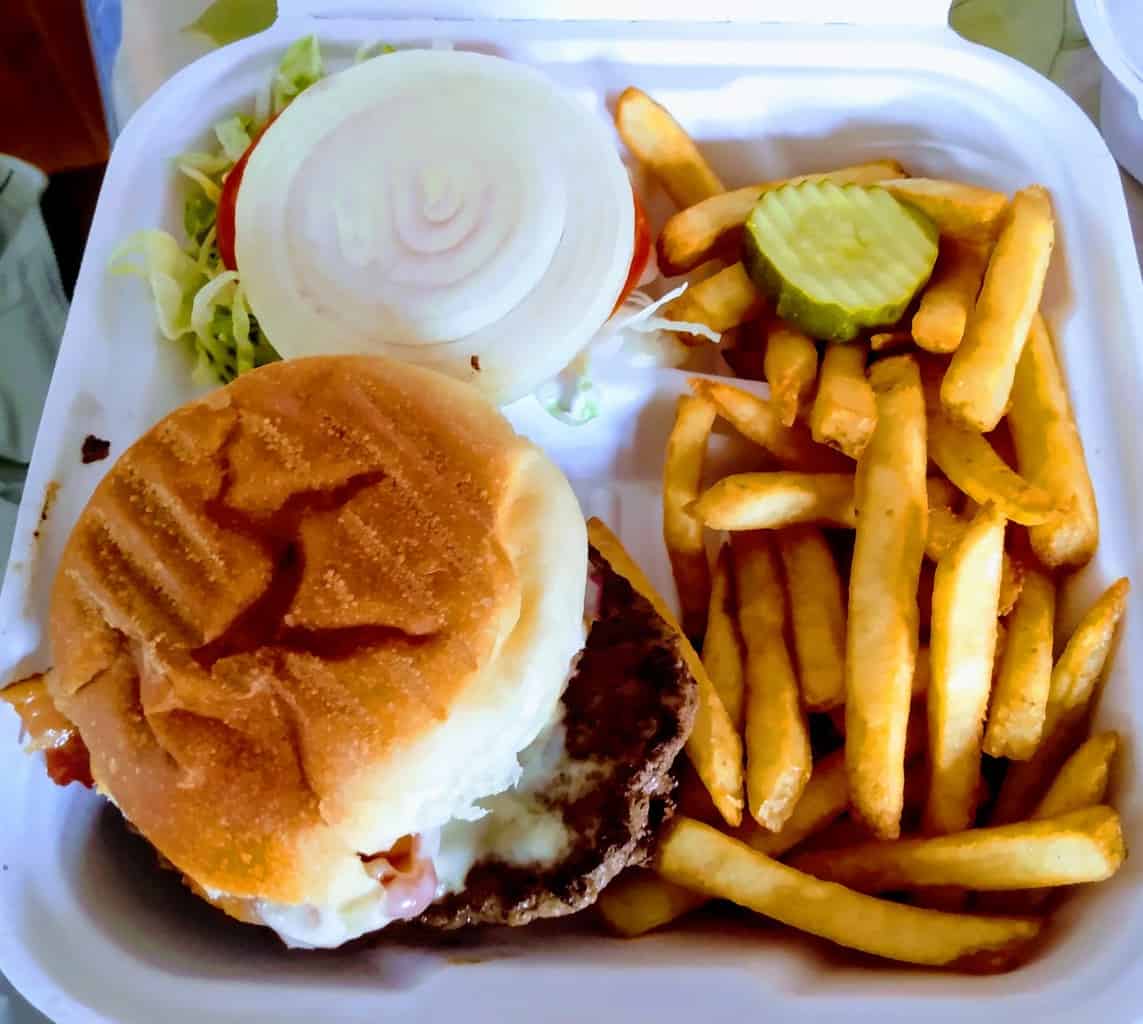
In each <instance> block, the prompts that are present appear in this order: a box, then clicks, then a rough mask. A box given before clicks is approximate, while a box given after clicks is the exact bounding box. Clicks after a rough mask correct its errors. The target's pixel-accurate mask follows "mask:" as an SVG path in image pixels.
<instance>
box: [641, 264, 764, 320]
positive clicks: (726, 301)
mask: <svg viewBox="0 0 1143 1024" xmlns="http://www.w3.org/2000/svg"><path fill="white" fill-rule="evenodd" d="M765 308H766V300H765V299H764V298H763V297H762V293H761V292H760V291H758V289H757V288H756V287H755V285H754V282H753V281H751V280H750V275H749V274H748V273H747V272H746V268H745V267H744V266H743V265H742V264H741V263H732V264H731V265H730V266H729V267H727V268H726V269H725V270H720V271H719V272H718V273H717V274H715V275H714V276H713V277H708V278H707V279H706V280H705V281H700V282H699V283H698V284H696V285H693V286H691V287H690V288H688V289H687V290H686V291H685V292H683V294H682V295H680V296H679V297H678V298H677V299H675V300H674V301H673V302H671V303H670V304H669V305H668V306H667V308H666V310H665V311H664V314H663V315H664V316H666V317H669V318H670V319H671V320H683V321H686V322H687V323H692V324H693V323H698V324H706V326H707V327H709V328H710V329H711V330H712V331H719V332H721V331H728V330H730V329H731V328H732V327H737V326H738V325H739V324H744V323H746V322H747V321H748V320H753V319H754V318H755V317H757V316H759V315H760V314H761V313H762V310H763V309H765Z"/></svg>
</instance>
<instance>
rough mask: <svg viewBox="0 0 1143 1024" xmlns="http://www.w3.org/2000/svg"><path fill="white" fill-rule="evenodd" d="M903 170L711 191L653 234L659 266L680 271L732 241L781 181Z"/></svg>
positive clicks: (859, 179) (855, 170)
mask: <svg viewBox="0 0 1143 1024" xmlns="http://www.w3.org/2000/svg"><path fill="white" fill-rule="evenodd" d="M904 174H905V172H904V171H903V170H902V169H901V165H900V164H898V163H897V162H896V161H895V160H880V161H877V162H875V163H868V164H857V165H856V166H853V167H841V168H839V169H838V170H836V171H825V172H824V173H821V174H803V175H799V176H798V177H795V178H780V179H778V180H777V181H765V182H761V183H759V184H757V185H747V186H746V187H745V188H737V189H734V190H733V191H731V192H723V193H722V194H721V195H712V196H711V197H710V198H709V199H704V200H703V201H702V202H698V201H696V202H695V204H694V205H690V204H680V205H681V206H682V205H685V206H687V209H682V210H680V211H679V212H678V213H676V214H675V215H674V216H673V217H671V218H670V220H668V221H667V223H666V224H665V225H664V226H663V230H662V232H660V234H659V241H658V246H657V249H658V252H657V255H658V257H659V268H660V269H661V270H662V272H663V273H664V274H666V275H667V276H668V277H672V276H674V275H676V274H684V273H686V272H687V271H688V270H692V269H693V268H695V267H697V266H698V265H699V264H700V263H702V262H703V261H704V260H707V259H709V258H710V257H711V256H713V255H715V254H716V253H718V252H722V251H724V250H725V249H727V248H729V247H731V246H733V245H735V244H736V243H737V242H738V240H739V238H740V237H741V234H742V225H743V224H745V223H746V218H747V217H749V216H750V211H751V210H753V209H754V204H755V203H757V202H758V200H759V199H761V198H762V196H763V195H765V194H766V193H767V192H772V191H773V190H774V189H776V188H781V187H782V186H783V185H796V184H800V183H801V182H804V181H832V182H834V183H835V184H837V185H869V184H873V183H874V182H878V181H882V180H885V179H890V178H897V177H904Z"/></svg>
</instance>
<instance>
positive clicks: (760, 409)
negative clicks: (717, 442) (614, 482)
mask: <svg viewBox="0 0 1143 1024" xmlns="http://www.w3.org/2000/svg"><path fill="white" fill-rule="evenodd" d="M690 385H691V390H692V391H693V392H694V393H695V394H696V395H701V396H702V397H703V398H706V399H708V400H709V401H711V402H714V404H715V405H716V406H717V407H718V413H719V415H720V416H722V417H723V418H724V419H725V420H726V421H727V422H728V423H730V425H731V426H732V427H734V429H735V430H737V431H738V432H739V433H740V434H741V435H742V436H743V437H745V438H746V439H747V440H750V441H753V442H754V443H755V444H757V445H760V446H761V447H762V448H765V449H766V451H768V452H769V453H770V454H771V455H773V456H774V458H775V459H777V460H778V462H780V463H781V464H782V465H783V466H784V467H785V468H786V469H792V470H797V471H799V472H803V473H846V472H852V470H853V463H852V462H849V461H848V460H847V459H846V458H845V457H844V456H843V455H839V454H838V453H837V452H833V451H830V450H829V449H828V448H823V447H822V446H821V445H817V444H814V442H813V439H812V438H811V437H810V432H809V431H808V430H806V428H805V427H803V426H802V425H801V424H799V423H795V424H794V425H793V426H791V427H785V426H783V425H782V424H781V422H779V420H778V413H777V412H776V411H775V409H774V405H773V403H771V402H769V401H767V400H766V399H765V398H759V397H758V396H757V395H752V394H751V393H750V392H749V391H744V390H743V389H742V388H737V387H735V386H734V385H733V384H727V383H724V382H723V381H716V380H710V379H704V378H701V377H695V378H693V379H692V380H691V382H690Z"/></svg>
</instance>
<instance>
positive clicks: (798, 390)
mask: <svg viewBox="0 0 1143 1024" xmlns="http://www.w3.org/2000/svg"><path fill="white" fill-rule="evenodd" d="M764 367H765V370H766V380H767V382H768V383H769V385H770V397H771V400H772V401H773V402H774V407H775V408H776V409H777V411H778V419H779V421H780V422H781V423H782V424H783V425H784V426H787V427H789V426H791V425H792V424H793V422H794V420H795V419H797V416H798V410H799V409H800V408H801V406H802V405H803V403H805V402H806V401H807V400H808V399H809V396H810V393H811V392H812V391H813V387H814V382H815V381H816V380H817V377H818V347H817V346H816V345H815V344H814V343H813V342H812V341H811V340H810V339H809V338H808V337H807V336H806V335H805V334H803V333H802V332H801V331H799V330H798V329H797V328H796V327H791V326H790V325H789V324H788V323H786V322H785V321H784V320H780V319H778V318H777V317H775V318H774V319H773V320H772V321H771V322H770V325H769V328H768V330H767V332H766V357H765V362H764Z"/></svg>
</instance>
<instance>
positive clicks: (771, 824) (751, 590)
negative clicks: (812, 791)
mask: <svg viewBox="0 0 1143 1024" xmlns="http://www.w3.org/2000/svg"><path fill="white" fill-rule="evenodd" d="M731 543H732V546H733V549H734V567H735V579H736V581H737V584H738V624H739V626H740V627H741V629H742V639H743V641H744V642H745V644H746V728H745V740H746V800H747V807H748V809H749V811H750V815H751V817H753V818H754V820H755V821H756V822H758V824H759V825H761V826H762V827H763V828H767V829H769V830H770V831H771V832H777V831H778V830H779V829H780V828H781V827H782V826H783V825H784V824H785V823H786V820H787V819H788V818H789V817H790V815H791V814H792V813H793V811H794V807H795V806H796V805H797V802H798V799H799V797H801V795H802V790H804V789H805V787H806V783H807V782H808V781H809V778H810V769H811V767H812V765H813V759H812V755H811V753H810V737H809V733H808V732H807V730H806V720H805V716H804V715H803V714H802V708H801V705H800V703H799V700H798V682H797V679H796V678H795V677H794V666H793V664H792V662H791V660H790V652H789V651H788V650H787V648H786V636H785V631H786V593H785V589H784V587H783V585H782V574H781V569H780V568H779V564H778V557H777V555H776V554H775V553H774V549H773V546H772V544H771V542H770V538H769V536H768V535H767V534H765V533H755V532H751V533H736V534H735V535H734V537H733V538H732V541H731Z"/></svg>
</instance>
